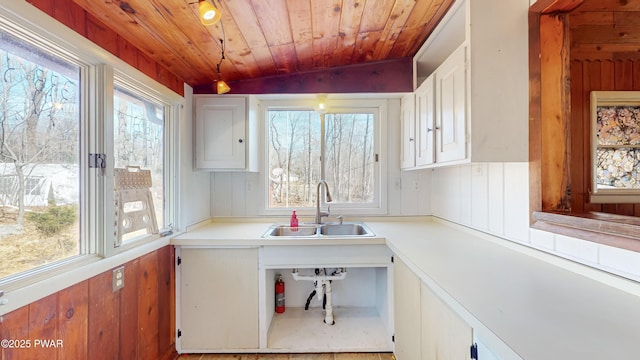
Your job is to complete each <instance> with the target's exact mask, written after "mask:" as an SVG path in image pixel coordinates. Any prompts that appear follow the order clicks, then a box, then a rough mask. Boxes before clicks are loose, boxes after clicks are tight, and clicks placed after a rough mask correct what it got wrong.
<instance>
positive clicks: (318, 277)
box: [291, 268, 347, 325]
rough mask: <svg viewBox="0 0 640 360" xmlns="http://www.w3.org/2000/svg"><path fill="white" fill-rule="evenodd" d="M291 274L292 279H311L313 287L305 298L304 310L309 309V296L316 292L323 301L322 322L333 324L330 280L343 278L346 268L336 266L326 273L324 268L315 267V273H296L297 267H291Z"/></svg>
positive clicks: (311, 296) (345, 275)
mask: <svg viewBox="0 0 640 360" xmlns="http://www.w3.org/2000/svg"><path fill="white" fill-rule="evenodd" d="M291 275H292V276H293V279H294V280H298V281H300V280H302V281H304V280H306V281H313V285H314V287H315V289H314V290H313V292H312V293H311V295H309V298H308V299H307V304H306V306H305V310H307V309H309V302H310V301H311V298H313V296H314V295H315V294H317V295H318V300H319V301H323V305H324V306H323V307H324V310H325V314H324V323H325V324H328V325H333V324H335V321H334V319H333V303H332V302H331V294H332V291H331V281H333V280H343V279H344V278H345V277H347V269H346V268H336V270H335V271H334V272H333V273H331V275H327V274H326V269H315V275H301V274H300V273H298V269H293V271H292V272H291Z"/></svg>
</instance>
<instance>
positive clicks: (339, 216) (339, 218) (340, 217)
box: [336, 215, 344, 224]
mask: <svg viewBox="0 0 640 360" xmlns="http://www.w3.org/2000/svg"><path fill="white" fill-rule="evenodd" d="M336 219H337V220H338V222H339V223H340V224H342V222H343V221H344V219H343V217H342V215H338V216H336Z"/></svg>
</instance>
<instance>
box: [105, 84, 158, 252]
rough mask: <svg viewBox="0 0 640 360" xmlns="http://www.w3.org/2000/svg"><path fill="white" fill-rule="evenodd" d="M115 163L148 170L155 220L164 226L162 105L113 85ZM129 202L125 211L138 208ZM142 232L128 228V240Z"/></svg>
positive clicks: (119, 166)
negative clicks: (131, 230) (129, 230)
mask: <svg viewBox="0 0 640 360" xmlns="http://www.w3.org/2000/svg"><path fill="white" fill-rule="evenodd" d="M113 113H114V119H113V122H114V151H115V154H114V155H115V167H116V168H126V167H127V166H137V167H140V168H141V169H144V170H150V171H151V181H152V188H151V195H152V197H153V205H154V209H153V210H154V211H155V215H156V221H157V223H158V226H159V227H161V228H162V227H164V226H163V224H164V222H163V221H164V123H165V108H164V106H163V105H162V104H158V103H156V102H154V101H152V100H151V99H149V98H146V97H145V96H143V95H141V94H137V93H134V92H132V91H128V90H126V89H124V88H122V87H116V89H115V94H114V112H113ZM138 205H139V204H137V203H135V202H134V203H131V204H128V206H129V207H125V209H124V210H125V212H127V211H136V210H140V209H138V208H137V206H138ZM143 234H146V232H144V231H139V232H131V233H129V234H126V235H125V237H123V240H129V239H132V238H135V237H136V236H139V235H143Z"/></svg>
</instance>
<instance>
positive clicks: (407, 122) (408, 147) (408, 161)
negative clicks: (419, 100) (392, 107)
mask: <svg viewBox="0 0 640 360" xmlns="http://www.w3.org/2000/svg"><path fill="white" fill-rule="evenodd" d="M414 98H415V95H414V94H409V95H407V96H405V97H403V98H402V100H401V106H400V112H401V113H400V122H401V127H402V138H401V141H402V147H401V166H402V168H403V169H411V168H413V167H414V166H415V165H416V153H415V144H416V141H415V137H416V135H415V100H414Z"/></svg>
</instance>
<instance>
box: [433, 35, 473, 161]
mask: <svg viewBox="0 0 640 360" xmlns="http://www.w3.org/2000/svg"><path fill="white" fill-rule="evenodd" d="M466 49H467V48H466V46H464V45H463V46H460V47H459V48H458V49H457V50H456V51H454V52H453V54H451V55H450V56H449V57H448V58H447V59H446V60H445V61H444V62H443V63H442V65H440V67H438V69H437V70H436V161H437V162H446V161H453V160H463V159H465V157H466V119H467V80H466Z"/></svg>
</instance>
